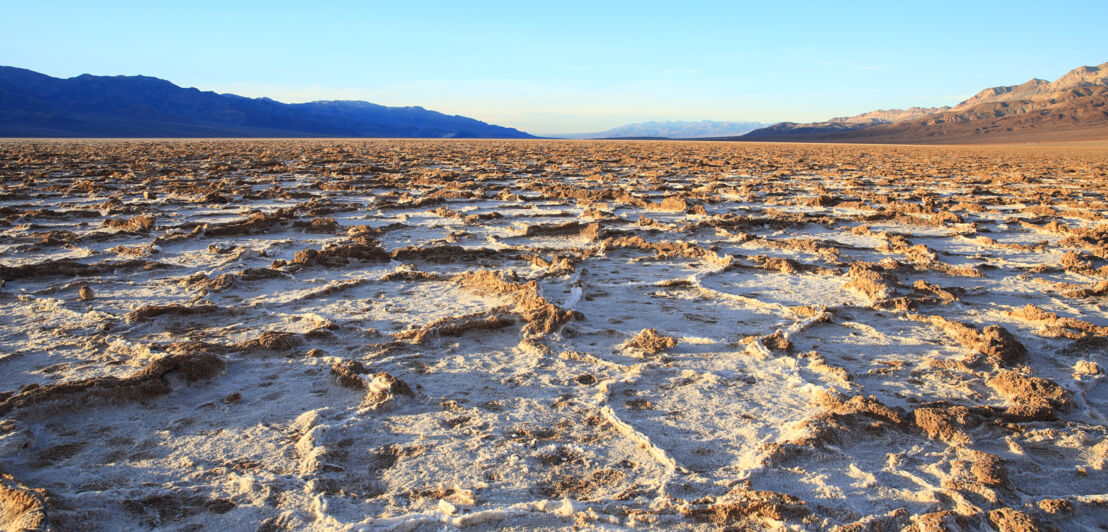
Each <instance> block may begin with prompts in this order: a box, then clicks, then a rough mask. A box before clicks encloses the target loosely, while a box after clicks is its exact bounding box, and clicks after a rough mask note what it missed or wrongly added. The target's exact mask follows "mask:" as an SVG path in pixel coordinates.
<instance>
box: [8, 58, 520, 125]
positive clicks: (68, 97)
mask: <svg viewBox="0 0 1108 532" xmlns="http://www.w3.org/2000/svg"><path fill="white" fill-rule="evenodd" d="M0 137H449V138H483V137H488V138H532V137H531V135H528V134H527V133H524V132H522V131H519V130H516V129H512V128H507V127H501V126H495V125H491V124H487V123H485V122H481V121H479V120H474V119H472V118H467V117H464V116H450V115H446V114H442V113H438V112H435V111H430V110H427V109H424V108H422V107H385V106H383V105H376V104H372V103H369V102H362V101H319V102H309V103H302V104H286V103H281V102H277V101H274V100H270V99H268V98H244V97H242V96H236V95H234V94H216V93H214V92H208V91H200V90H197V89H195V88H183V87H178V86H177V85H174V84H173V83H170V82H168V81H166V80H163V79H158V78H152V77H147V76H92V75H89V74H84V75H81V76H77V77H74V78H69V79H59V78H54V77H51V76H47V75H44V74H40V73H38V72H33V71H31V70H26V69H22V68H14V67H3V66H0Z"/></svg>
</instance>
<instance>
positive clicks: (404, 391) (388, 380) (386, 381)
mask: <svg viewBox="0 0 1108 532" xmlns="http://www.w3.org/2000/svg"><path fill="white" fill-rule="evenodd" d="M414 395H415V394H414V393H413V392H412V389H411V388H409V387H408V384H407V383H405V382H404V381H402V380H400V379H398V378H396V377H393V376H392V375H389V374H388V373H386V372H384V371H381V372H377V373H375V374H374V375H373V379H372V380H370V381H369V383H368V384H367V386H366V394H365V399H364V400H363V401H362V407H363V408H370V409H375V408H380V407H382V406H384V405H386V404H387V403H389V402H390V401H393V400H394V399H396V398H397V397H412V396H414Z"/></svg>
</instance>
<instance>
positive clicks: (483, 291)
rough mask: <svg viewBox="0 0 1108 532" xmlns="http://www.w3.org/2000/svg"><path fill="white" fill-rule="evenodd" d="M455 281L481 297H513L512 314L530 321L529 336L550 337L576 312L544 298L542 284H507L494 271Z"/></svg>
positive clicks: (462, 276) (526, 333)
mask: <svg viewBox="0 0 1108 532" xmlns="http://www.w3.org/2000/svg"><path fill="white" fill-rule="evenodd" d="M453 281H454V282H456V283H458V284H459V285H460V286H461V287H462V288H465V289H466V290H470V291H472V292H475V293H477V294H480V295H486V296H490V295H495V296H508V297H510V298H511V299H512V302H513V307H512V312H515V313H517V314H519V315H520V316H522V317H523V319H524V320H526V321H527V325H525V326H524V327H523V334H524V336H526V337H537V336H543V335H546V334H550V333H552V332H554V331H555V330H557V329H558V328H559V327H561V326H562V325H565V324H566V323H567V322H569V320H570V319H572V318H573V312H572V311H568V310H563V309H561V308H559V307H558V306H557V305H555V304H553V303H551V302H550V301H549V300H548V299H546V298H545V297H543V296H542V294H541V292H540V290H539V284H538V283H537V282H535V281H528V282H526V283H517V282H512V281H507V280H505V279H503V278H502V277H501V276H500V275H499V274H498V273H497V272H495V271H492V270H477V271H475V272H466V273H462V274H458V275H456V276H454V278H453Z"/></svg>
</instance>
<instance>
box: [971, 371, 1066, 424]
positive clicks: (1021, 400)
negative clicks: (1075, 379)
mask: <svg viewBox="0 0 1108 532" xmlns="http://www.w3.org/2000/svg"><path fill="white" fill-rule="evenodd" d="M985 383H986V384H988V385H989V387H991V388H993V389H994V390H996V391H997V392H1000V393H1001V394H1002V395H1004V396H1005V397H1008V400H1009V403H1010V405H1009V406H1008V410H1007V412H1008V414H1009V415H1011V416H1014V417H1017V418H1026V419H1034V420H1043V421H1048V420H1051V419H1054V418H1055V416H1056V413H1055V411H1061V412H1066V411H1069V410H1071V409H1072V408H1073V407H1074V403H1073V399H1072V394H1071V393H1070V392H1069V390H1066V389H1065V388H1063V387H1061V386H1059V385H1057V384H1055V383H1054V382H1052V381H1049V380H1047V379H1044V378H1042V377H1032V376H1028V375H1024V374H1022V373H1018V372H1015V371H1007V370H1001V371H999V372H997V373H996V374H995V375H993V376H992V377H990V378H989V379H988V380H987V381H985Z"/></svg>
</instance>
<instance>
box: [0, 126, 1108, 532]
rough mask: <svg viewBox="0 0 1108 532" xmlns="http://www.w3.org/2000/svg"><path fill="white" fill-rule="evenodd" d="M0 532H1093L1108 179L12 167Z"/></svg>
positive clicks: (870, 153) (371, 167)
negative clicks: (728, 529) (642, 531)
mask: <svg viewBox="0 0 1108 532" xmlns="http://www.w3.org/2000/svg"><path fill="white" fill-rule="evenodd" d="M0 177H2V182H0V220H2V223H0V231H2V232H3V236H4V238H3V240H2V241H0V278H2V279H3V280H4V281H5V284H4V286H3V288H0V469H2V471H0V522H2V523H3V524H4V525H6V526H7V528H8V529H20V527H24V528H29V529H40V528H45V527H47V526H49V527H51V528H52V529H54V530H96V529H101V530H124V529H132V530H133V529H153V528H159V529H164V530H194V529H198V528H211V529H215V530H254V529H258V530H267V531H274V530H301V529H308V530H378V529H384V530H412V529H423V530H440V529H442V528H443V527H447V528H468V529H476V530H483V529H498V528H509V529H512V528H514V529H535V528H540V529H541V528H550V529H561V528H567V527H573V526H580V527H583V528H586V529H624V528H656V529H667V530H684V529H689V530H701V529H717V528H719V527H721V526H736V527H743V528H754V529H776V528H780V527H789V528H792V529H806V530H820V529H838V530H844V531H847V530H849V531H857V530H897V529H905V528H908V529H913V530H921V531H922V530H942V529H949V530H983V529H989V528H990V527H992V528H996V529H998V530H1030V529H1035V528H1036V527H1058V528H1061V529H1063V530H1096V529H1103V528H1104V527H1108V471H1106V466H1108V418H1106V413H1108V386H1106V385H1105V383H1104V380H1105V375H1104V373H1105V366H1106V364H1108V360H1106V357H1105V353H1106V352H1108V314H1106V312H1105V311H1106V308H1108V305H1106V304H1105V296H1106V294H1108V220H1106V211H1108V199H1106V197H1105V193H1106V191H1108V151H1106V150H1096V149H1084V150H1082V149H1046V148H1038V149H1016V148H950V147H894V146H885V147H878V146H844V145H804V144H788V145H775V144H746V143H744V144H738V145H736V144H726V143H672V142H653V143H635V142H552V141H398V140H371V141H330V140H328V141H131V142H124V141H88V142H83V141H55V142H51V141H43V142H39V141H35V142H31V141H8V142H3V143H0Z"/></svg>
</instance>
